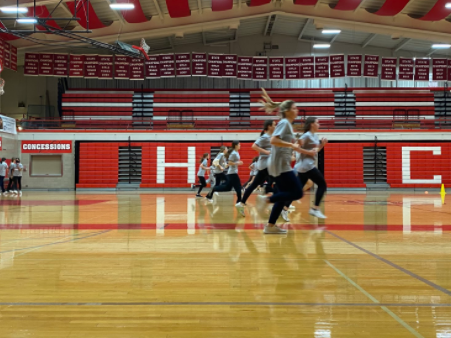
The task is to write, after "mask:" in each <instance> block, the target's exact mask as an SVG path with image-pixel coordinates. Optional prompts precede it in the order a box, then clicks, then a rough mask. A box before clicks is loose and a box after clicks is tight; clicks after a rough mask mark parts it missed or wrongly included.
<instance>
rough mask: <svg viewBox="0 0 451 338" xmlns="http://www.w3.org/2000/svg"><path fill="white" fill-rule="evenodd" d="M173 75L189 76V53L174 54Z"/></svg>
mask: <svg viewBox="0 0 451 338" xmlns="http://www.w3.org/2000/svg"><path fill="white" fill-rule="evenodd" d="M175 75H176V76H177V77H188V76H191V54H190V53H182V54H175Z"/></svg>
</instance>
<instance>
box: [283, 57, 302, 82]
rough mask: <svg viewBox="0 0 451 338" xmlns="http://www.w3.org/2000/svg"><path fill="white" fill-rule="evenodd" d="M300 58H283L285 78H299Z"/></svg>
mask: <svg viewBox="0 0 451 338" xmlns="http://www.w3.org/2000/svg"><path fill="white" fill-rule="evenodd" d="M300 62H301V61H300V58H287V57H286V58H285V78H286V79H287V80H298V79H300V78H301V69H300Z"/></svg>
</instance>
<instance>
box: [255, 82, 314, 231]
mask: <svg viewBox="0 0 451 338" xmlns="http://www.w3.org/2000/svg"><path fill="white" fill-rule="evenodd" d="M262 90H263V95H262V98H263V101H260V102H261V103H262V104H263V106H264V107H263V109H264V110H265V111H266V113H267V114H271V113H273V112H274V111H277V112H278V114H279V116H280V117H281V120H280V121H279V123H278V124H277V126H276V129H275V130H274V133H273V134H272V136H271V153H270V155H269V161H268V173H269V175H271V176H273V177H274V179H275V181H276V184H277V188H278V192H277V193H276V194H274V195H272V196H271V197H264V199H265V201H266V202H267V203H274V206H273V208H272V211H271V215H270V216H269V221H268V224H267V225H266V226H265V229H264V233H265V234H284V233H286V232H287V231H286V230H284V229H281V228H279V227H278V226H276V221H277V219H278V218H279V216H280V214H281V212H282V210H283V207H284V205H285V204H286V203H287V202H289V201H296V200H298V199H301V198H302V196H303V193H302V186H301V183H300V182H299V180H298V178H297V177H296V175H295V173H294V171H293V168H292V167H291V158H292V152H293V150H294V151H297V152H300V153H305V154H310V155H311V156H315V154H316V149H312V150H310V151H309V150H305V149H301V148H300V147H299V144H297V143H293V141H294V138H295V136H294V133H293V127H292V126H291V125H292V123H293V121H294V120H295V119H296V117H297V116H298V109H297V107H296V104H295V102H294V101H291V100H287V101H284V102H273V101H272V100H271V98H270V97H269V96H268V94H267V93H266V91H265V90H264V89H262Z"/></svg>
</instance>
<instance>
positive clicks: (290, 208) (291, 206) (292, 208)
mask: <svg viewBox="0 0 451 338" xmlns="http://www.w3.org/2000/svg"><path fill="white" fill-rule="evenodd" d="M288 209H289V210H295V209H296V207H295V206H294V205H293V204H291V205H290V207H289V208H288Z"/></svg>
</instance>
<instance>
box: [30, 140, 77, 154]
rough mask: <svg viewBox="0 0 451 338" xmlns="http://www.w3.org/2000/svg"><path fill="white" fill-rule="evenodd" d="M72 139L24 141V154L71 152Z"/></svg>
mask: <svg viewBox="0 0 451 338" xmlns="http://www.w3.org/2000/svg"><path fill="white" fill-rule="evenodd" d="M71 152H72V141H22V154H70V153H71Z"/></svg>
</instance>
